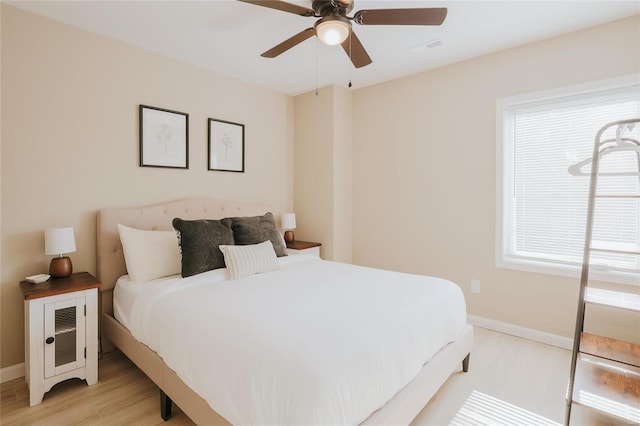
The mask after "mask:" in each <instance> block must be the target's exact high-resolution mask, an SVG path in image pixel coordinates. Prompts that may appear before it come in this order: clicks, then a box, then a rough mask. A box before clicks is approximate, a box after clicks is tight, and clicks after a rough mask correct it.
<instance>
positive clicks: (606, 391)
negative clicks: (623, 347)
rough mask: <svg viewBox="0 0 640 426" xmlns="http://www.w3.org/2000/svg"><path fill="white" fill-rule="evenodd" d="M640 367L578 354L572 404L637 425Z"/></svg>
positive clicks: (639, 413) (639, 412) (639, 398)
mask: <svg viewBox="0 0 640 426" xmlns="http://www.w3.org/2000/svg"><path fill="white" fill-rule="evenodd" d="M639 400H640V368H637V367H633V366H630V365H627V364H621V363H617V362H614V361H609V360H604V359H602V358H598V357H594V356H591V355H585V354H579V356H578V360H577V364H576V377H575V385H574V388H573V402H574V403H576V404H580V405H583V406H586V407H589V408H592V409H595V410H598V411H600V412H604V413H607V414H609V415H611V416H614V417H617V418H620V419H623V420H625V421H628V422H631V423H637V422H640V407H638V401H639Z"/></svg>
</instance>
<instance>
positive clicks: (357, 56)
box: [342, 30, 373, 68]
mask: <svg viewBox="0 0 640 426" xmlns="http://www.w3.org/2000/svg"><path fill="white" fill-rule="evenodd" d="M342 48H343V49H344V51H345V53H346V54H347V56H349V57H350V58H351V62H353V66H354V67H356V68H362V67H364V66H365V65H369V64H370V63H371V62H373V61H372V60H371V58H370V57H369V54H368V53H367V51H366V50H365V48H364V46H363V45H362V43H361V42H360V39H359V38H358V36H357V35H356V33H354V32H353V30H351V36H350V37H347V39H346V40H345V41H343V42H342Z"/></svg>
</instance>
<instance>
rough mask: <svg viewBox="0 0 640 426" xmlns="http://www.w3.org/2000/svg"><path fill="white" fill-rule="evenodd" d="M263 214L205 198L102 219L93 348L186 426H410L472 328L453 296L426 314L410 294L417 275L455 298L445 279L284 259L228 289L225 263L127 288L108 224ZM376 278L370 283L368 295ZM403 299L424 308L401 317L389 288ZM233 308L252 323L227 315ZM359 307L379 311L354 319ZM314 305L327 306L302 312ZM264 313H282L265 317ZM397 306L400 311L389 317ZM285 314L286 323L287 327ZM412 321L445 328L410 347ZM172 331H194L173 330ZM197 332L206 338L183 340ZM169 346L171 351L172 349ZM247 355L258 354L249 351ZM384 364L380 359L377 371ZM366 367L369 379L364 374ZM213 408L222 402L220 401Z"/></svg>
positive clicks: (459, 361) (148, 226)
mask: <svg viewBox="0 0 640 426" xmlns="http://www.w3.org/2000/svg"><path fill="white" fill-rule="evenodd" d="M269 211H270V206H268V205H266V204H254V203H243V202H236V201H227V200H217V199H212V198H190V199H185V200H178V201H172V202H168V203H163V204H156V205H152V206H146V207H140V208H124V209H104V210H101V211H100V212H99V213H98V226H97V234H98V235H97V237H98V238H97V269H98V278H99V279H100V281H101V282H102V287H101V307H102V313H103V314H102V324H101V330H102V342H101V343H102V349H103V351H104V352H108V351H110V350H113V347H114V346H115V347H117V348H118V349H120V350H121V351H122V352H123V353H124V354H125V355H126V356H127V357H129V358H130V359H131V360H132V361H133V362H134V363H135V364H136V365H137V366H138V367H139V368H140V369H141V370H142V371H143V372H144V373H145V374H146V375H147V376H148V377H149V378H150V379H151V380H152V381H153V382H154V383H155V384H156V385H157V386H158V387H159V388H160V390H161V392H160V408H161V415H162V417H163V418H165V420H166V419H168V418H169V417H170V413H171V404H172V402H175V403H176V404H177V405H178V406H179V407H180V408H181V409H182V410H183V411H184V412H185V414H187V416H189V417H190V418H191V419H192V420H193V421H194V422H195V423H197V424H207V425H209V424H230V423H231V424H300V423H305V424H313V423H315V424H356V423H359V424H372V425H373V424H385V425H388V424H409V423H410V422H411V421H412V420H413V418H415V416H416V415H417V414H418V413H419V412H420V410H421V409H422V408H423V407H424V406H425V405H426V403H427V402H428V401H429V399H430V398H431V397H432V396H433V395H434V394H435V393H436V392H437V390H438V389H439V388H440V387H441V386H442V384H443V383H444V382H445V381H446V380H447V379H448V378H449V376H450V375H451V374H453V373H455V372H457V371H460V370H461V369H462V370H463V371H467V369H468V363H469V354H470V351H471V347H472V345H473V329H472V327H471V326H470V325H468V324H466V317H465V313H464V299H463V298H462V302H460V301H459V300H458V301H457V302H453V303H457V306H456V307H455V308H449V309H439V307H438V305H439V304H441V301H440V297H444V296H441V295H438V296H434V295H433V294H426V293H425V294H424V295H422V296H420V295H417V296H414V295H413V294H419V292H421V291H423V290H422V289H421V288H422V287H425V286H424V282H425V280H428V282H429V283H430V284H429V286H430V287H433V288H434V289H435V288H437V289H439V290H438V291H440V292H441V293H443V294H451V295H452V296H451V297H453V298H454V300H455V299H456V298H457V299H460V297H461V292H460V291H459V289H458V288H457V286H455V285H453V284H451V283H449V282H446V281H445V280H440V279H437V278H429V277H419V276H415V275H410V274H399V273H394V272H388V271H379V270H375V269H372V268H362V267H357V266H353V265H346V264H340V263H336V262H328V261H323V260H320V259H318V258H314V257H313V256H305V255H297V256H289V257H281V258H278V267H277V270H274V271H273V272H267V273H264V274H256V275H251V276H248V277H243V278H239V279H238V280H235V281H230V280H229V274H231V272H232V271H231V269H230V270H229V271H228V272H227V269H226V268H225V269H217V270H214V271H208V272H205V273H202V274H197V275H194V276H191V277H188V278H181V277H180V276H170V277H166V278H163V279H160V280H150V281H149V282H148V283H147V282H145V283H144V285H128V284H127V279H128V277H127V268H126V263H125V259H124V254H123V249H122V244H121V242H120V237H119V233H118V224H120V225H126V226H128V227H131V228H135V229H140V230H154V231H158V230H171V229H173V227H172V220H173V219H174V218H176V217H179V218H182V219H184V220H195V219H203V218H207V219H222V218H229V217H253V216H259V215H263V214H265V213H267V212H269ZM333 277H349V279H342V278H341V279H334V278H333ZM376 280H379V281H380V283H379V284H375V285H374V286H372V284H371V283H373V282H376ZM118 281H119V284H118V290H116V292H115V293H116V295H117V296H118V297H117V298H116V302H115V308H116V309H115V311H116V314H114V287H115V286H116V282H118ZM389 281H393V282H394V286H396V287H395V288H394V289H393V291H394V293H385V291H386V292H388V291H389V289H388V287H389V286H388V285H387V284H385V282H389ZM367 286H369V287H367ZM363 289H365V290H364V291H363ZM366 289H375V290H366ZM404 291H407V292H414V291H417V292H418V293H407V294H410V295H411V296H410V297H409V296H406V295H405V296H403V297H405V299H408V298H410V299H416V300H422V301H421V302H419V303H422V304H423V305H424V306H425V307H427V308H426V309H414V311H415V312H411V310H410V309H405V308H403V307H404V306H406V305H408V304H410V303H412V302H411V301H409V300H405V299H402V297H400V296H398V300H397V301H396V302H393V301H392V299H394V298H396V296H395V294H396V293H397V294H402V292H404ZM456 293H459V294H458V295H456ZM275 295H277V296H275ZM309 295H312V296H309ZM363 295H364V296H363ZM390 295H391V296H390ZM420 297H422V298H423V299H419V298H420ZM447 297H449V296H447ZM376 299H378V300H377V301H376ZM432 299H433V300H432ZM197 300H200V301H203V300H206V301H208V302H207V305H208V308H205V307H200V308H198V307H197V304H196V301H197ZM123 301H125V302H123ZM240 301H242V303H243V304H242V306H243V309H250V311H251V312H253V313H255V318H257V319H258V320H253V319H252V317H254V316H253V315H252V316H247V315H238V314H237V312H235V310H234V309H226V307H228V306H237V305H238V304H239V303H240ZM354 302H355V303H354ZM374 303H378V304H377V305H373V304H374ZM394 303H395V304H394ZM460 303H462V305H460ZM415 304H416V305H418V303H415ZM127 305H129V306H127ZM367 305H372V306H373V309H376V310H377V311H376V312H379V315H372V314H371V313H370V312H367V311H366V310H365V309H368V308H366V306H367ZM176 306H178V308H179V307H180V306H189V309H185V310H183V311H182V314H180V315H178V314H173V315H167V312H179V310H178V311H176V310H175V309H176ZM318 306H321V307H322V306H324V307H326V309H324V308H323V309H322V310H321V311H318V312H315V313H313V312H312V311H313V310H314V309H317V307H318ZM420 306H422V305H420ZM461 306H462V307H461ZM381 309H382V310H384V309H388V311H387V312H384V311H381ZM261 310H262V311H261ZM438 310H442V311H447V310H449V311H457V313H456V314H455V317H452V318H446V317H441V314H436V311H438ZM461 310H462V312H460V311H461ZM201 311H203V312H204V311H213V312H215V314H214V317H215V318H216V319H221V318H222V320H220V321H215V320H206V321H202V320H198V319H199V318H201V317H200V316H199V315H200V314H201ZM276 311H277V312H281V313H282V315H283V317H282V318H280V317H277V316H273V315H271V313H272V312H276ZM401 311H402V312H403V315H394V312H401ZM296 315H300V317H299V320H295V321H292V320H291V319H292V318H295V316H296ZM442 315H446V313H443V314H442ZM396 316H397V317H400V318H404V320H406V321H407V322H406V323H404V325H401V326H398V325H393V323H394V321H389V320H385V318H391V317H396ZM116 317H118V318H119V320H118V319H116ZM413 317H415V318H422V317H429V318H432V319H434V320H435V321H439V323H438V324H439V325H438V326H437V330H444V329H450V330H448V331H447V333H444V332H442V333H441V332H439V331H438V332H436V333H433V334H434V336H435V337H432V336H431V333H430V337H429V339H425V340H428V341H429V342H430V343H428V344H427V343H423V342H422V340H421V338H420V339H416V338H415V335H417V334H419V333H421V331H420V330H419V329H417V328H416V329H415V330H414V329H413V326H412V324H413V323H414V322H418V321H417V320H414V319H413ZM264 318H267V319H268V320H264ZM317 318H321V319H322V320H321V321H320V320H316V319H317ZM460 318H462V320H461V319H460ZM189 321H191V323H190V322H189ZM420 321H422V319H420ZM425 321H426V320H425ZM460 321H462V323H461V322H460ZM358 323H363V324H360V325H358ZM203 324H208V325H207V326H206V327H205V326H203ZM287 324H291V326H288V325H287ZM400 324H402V323H400ZM343 325H344V326H343ZM351 327H363V328H360V329H357V328H351ZM392 327H396V328H397V330H394V329H393V328H392ZM184 329H193V330H195V331H194V333H191V334H190V333H186V332H182V333H181V331H180V330H184ZM400 329H403V330H405V329H406V330H409V331H406V330H405V331H403V333H413V335H412V336H413V337H409V338H407V339H404V338H403V339H400V337H399V336H400V335H401V333H399V330H400ZM159 330H160V331H159ZM230 330H231V331H230ZM354 330H360V331H357V332H354ZM171 333H174V334H171ZM445 334H446V335H445ZM205 335H207V336H210V337H209V338H205V339H197V338H194V336H205ZM211 336H214V337H211ZM350 336H354V338H350ZM356 337H357V338H356ZM385 339H386V340H385ZM214 342H215V343H219V342H224V344H222V343H220V344H218V345H215V344H213V343H214ZM238 342H240V343H238ZM247 342H248V343H247ZM357 342H360V343H357ZM438 342H440V343H438ZM197 345H204V346H197ZM207 345H208V346H207ZM278 345H279V346H278ZM363 345H364V346H363ZM367 345H368V346H367ZM403 345H404V346H403ZM407 345H408V346H407ZM416 345H417V346H416ZM434 345H435V346H434ZM172 347H173V348H172ZM175 347H177V348H178V349H179V350H177V351H176V350H173V349H175ZM196 347H197V349H196ZM184 348H188V349H187V350H185V349H184ZM220 348H224V349H220ZM248 348H249V349H248ZM367 348H368V349H369V350H367ZM414 348H419V349H416V350H414ZM253 349H255V350H253ZM358 351H359V353H357V352H358ZM252 352H259V356H258V357H256V356H255V354H252ZM414 352H415V354H414ZM423 352H424V353H423ZM351 353H353V354H354V355H353V358H352V359H350V357H351ZM203 354H206V356H204V355H203ZM187 355H188V357H187V359H186V360H185V359H182V358H184V357H185V356H187ZM421 357H422V358H421ZM387 358H388V359H390V360H391V361H393V362H392V363H391V364H384V363H386V362H387V361H388V359H387ZM396 358H403V363H404V364H402V367H400V365H401V364H394V362H395V359H396ZM404 358H406V359H404ZM354 360H361V361H358V362H357V363H358V364H361V365H362V366H363V367H362V368H359V367H357V368H356V367H354V362H353V361H354ZM185 361H186V362H185ZM425 361H426V362H425ZM205 363H206V364H205ZM185 364H186V366H185ZM367 365H369V370H365V369H364V366H367ZM404 365H406V367H405V366H404ZM221 366H223V367H221ZM371 366H373V369H371ZM376 367H378V368H376ZM205 371H206V374H208V375H209V376H205ZM372 371H373V373H371V372H372ZM269 372H271V374H269ZM343 373H344V374H343ZM211 374H212V375H213V376H211ZM263 376H264V377H266V378H265V379H264V380H266V381H264V382H260V384H259V385H257V384H256V383H258V382H256V377H260V378H261V380H262V377H263ZM367 380H368V382H367ZM296 386H297V387H296ZM245 395H248V396H247V397H245ZM247 398H249V399H247ZM221 399H222V400H224V399H226V400H227V401H226V402H224V404H223V403H222V402H221V401H220V400H221ZM212 407H216V409H214V408H212Z"/></svg>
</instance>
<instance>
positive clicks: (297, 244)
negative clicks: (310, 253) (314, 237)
mask: <svg viewBox="0 0 640 426" xmlns="http://www.w3.org/2000/svg"><path fill="white" fill-rule="evenodd" d="M321 245H322V244H320V243H314V242H311V241H298V240H296V241H293V242H291V243H287V248H288V249H292V250H306V249H310V248H312V247H320V246H321Z"/></svg>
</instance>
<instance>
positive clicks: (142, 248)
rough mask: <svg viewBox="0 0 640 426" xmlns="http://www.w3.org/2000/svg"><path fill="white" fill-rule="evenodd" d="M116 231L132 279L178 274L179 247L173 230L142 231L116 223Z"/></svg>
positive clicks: (143, 279)
mask: <svg viewBox="0 0 640 426" xmlns="http://www.w3.org/2000/svg"><path fill="white" fill-rule="evenodd" d="M118 232H119V233H120V241H121V242H122V249H123V251H124V260H125V262H126V264H127V272H128V273H129V278H130V279H131V282H141V281H149V280H153V279H156V278H161V277H166V276H169V275H176V274H179V273H180V270H181V264H180V261H181V258H180V247H179V245H178V236H177V234H176V232H175V231H145V230H142V229H135V228H130V227H128V226H125V225H121V224H118Z"/></svg>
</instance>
